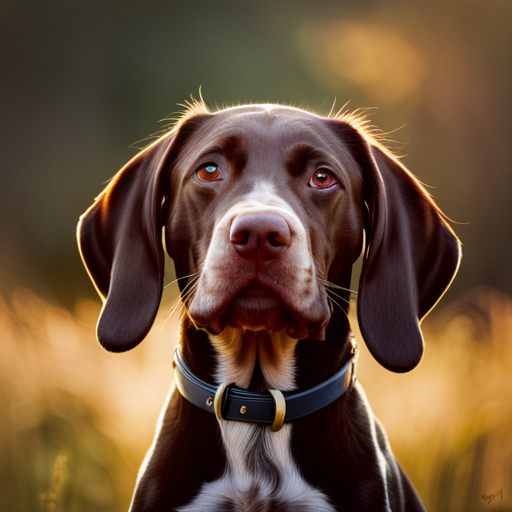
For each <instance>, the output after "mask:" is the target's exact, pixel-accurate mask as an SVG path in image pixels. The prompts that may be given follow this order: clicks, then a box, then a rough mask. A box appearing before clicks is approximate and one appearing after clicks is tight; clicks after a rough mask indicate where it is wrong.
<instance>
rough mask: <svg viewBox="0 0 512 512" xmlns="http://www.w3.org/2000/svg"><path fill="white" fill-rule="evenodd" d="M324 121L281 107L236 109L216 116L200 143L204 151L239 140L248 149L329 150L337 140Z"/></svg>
mask: <svg viewBox="0 0 512 512" xmlns="http://www.w3.org/2000/svg"><path fill="white" fill-rule="evenodd" d="M324 121H325V120H324V118H322V117H320V116H317V115H315V114H312V113H310V112H306V111H304V110H300V109H298V108H293V107H285V106H281V105H270V104H269V105H249V106H242V107H233V108H229V109H225V110H221V111H219V112H217V113H215V114H212V115H211V118H210V120H209V122H208V123H206V124H205V126H204V127H203V128H202V129H200V130H199V131H198V133H197V138H196V142H197V143H199V144H202V145H203V147H204V145H212V146H214V145H221V144H222V142H223V141H225V140H234V139H236V140H237V142H238V143H240V144H241V145H244V146H245V147H247V148H248V149H249V148H251V147H252V148H254V147H256V146H257V147H258V148H262V147H266V148H268V149H270V148H271V147H273V148H274V149H282V150H286V149H288V148H289V146H290V145H293V144H295V143H300V142H307V143H310V144H312V145H314V146H315V147H318V148H322V147H323V148H324V149H326V150H327V149H328V148H329V145H330V142H331V143H333V142H334V140H333V137H332V133H331V132H330V130H329V129H328V128H327V127H326V126H325V123H324ZM331 145H332V144H331Z"/></svg>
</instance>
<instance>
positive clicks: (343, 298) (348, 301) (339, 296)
mask: <svg viewBox="0 0 512 512" xmlns="http://www.w3.org/2000/svg"><path fill="white" fill-rule="evenodd" d="M325 291H326V292H327V293H328V294H329V293H332V294H333V295H334V296H335V297H338V298H339V299H341V300H343V301H345V302H346V303H347V304H350V300H349V299H346V298H345V297H342V296H341V295H338V294H337V293H335V292H333V291H332V290H329V288H326V289H325Z"/></svg>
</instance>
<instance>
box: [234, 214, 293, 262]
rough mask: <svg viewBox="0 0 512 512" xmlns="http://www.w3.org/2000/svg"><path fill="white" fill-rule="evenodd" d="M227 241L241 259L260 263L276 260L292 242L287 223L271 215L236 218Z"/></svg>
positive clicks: (279, 217) (277, 216) (281, 218)
mask: <svg viewBox="0 0 512 512" xmlns="http://www.w3.org/2000/svg"><path fill="white" fill-rule="evenodd" d="M229 239H230V240H231V243H232V244H233V245H234V247H235V249H236V251H237V252H238V254H240V256H242V258H245V259H249V260H251V259H254V260H256V259H258V260H262V261H272V260H274V259H276V258H277V257H278V256H279V255H280V254H281V253H282V252H283V251H284V250H286V248H287V247H288V246H289V245H290V244H291V242H292V236H291V233H290V228H289V226H288V223H287V222H286V221H285V220H284V219H283V217H281V216H279V215H274V214H272V213H256V214H251V215H242V216H239V217H236V218H235V219H234V220H233V223H232V224H231V231H230V233H229Z"/></svg>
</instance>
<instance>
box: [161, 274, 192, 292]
mask: <svg viewBox="0 0 512 512" xmlns="http://www.w3.org/2000/svg"><path fill="white" fill-rule="evenodd" d="M197 274H199V272H195V273H193V274H189V275H188V276H183V277H178V278H177V279H175V280H174V281H171V282H170V283H169V284H166V285H165V286H164V290H165V289H166V288H169V286H171V284H174V283H177V282H178V281H180V280H181V279H187V277H195V276H197Z"/></svg>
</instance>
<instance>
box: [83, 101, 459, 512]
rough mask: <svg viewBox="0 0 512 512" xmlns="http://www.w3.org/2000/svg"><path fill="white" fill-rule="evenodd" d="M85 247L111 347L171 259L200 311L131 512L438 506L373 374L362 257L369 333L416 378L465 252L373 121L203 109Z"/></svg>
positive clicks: (93, 220) (317, 511)
mask: <svg viewBox="0 0 512 512" xmlns="http://www.w3.org/2000/svg"><path fill="white" fill-rule="evenodd" d="M78 239H79V247H80V252H81V256H82V258H83V261H84V263H85V266H86V268H87V270H88V273H89V275H90V277H91V279H92V281H93V283H94V285H95V287H96V289H97V291H98V293H99V294H100V296H101V297H102V299H103V301H104V305H103V309H102V311H101V315H100V318H99V321H98V326H97V337H98V340H99V342H100V343H101V345H102V346H103V347H104V348H105V349H107V350H109V351H113V352H123V351H126V350H129V349H131V348H133V347H135V346H136V345H137V344H139V343H140V342H141V341H142V340H143V339H144V337H145V336H146V335H147V333H148V331H149V330H150V328H151V326H152V324H153V322H154V319H155V316H156V314H157V310H158V307H159V304H160V299H161V294H162V289H163V278H164V251H165V250H166V251H167V252H168V254H169V255H170V256H171V257H172V258H173V260H174V265H175V268H176V275H177V277H178V282H179V285H180V290H181V297H182V301H183V304H184V310H183V317H182V322H181V327H180V341H179V348H178V349H177V351H176V353H175V357H174V361H173V366H174V371H175V385H174V386H173V389H172V390H171V393H170V396H169V399H168V403H167V404H166V405H165V407H164V410H163V412H162V415H161V418H160V420H159V425H158V428H157V433H156V436H155V439H154V442H153V445H152V446H151V448H150V450H149V452H148V455H147V456H146V459H145V461H144V463H143V465H142V468H141V471H140V473H139V476H138V480H137V484H136V489H135V493H134V497H133V500H132V504H131V508H130V510H131V511H132V512H141V511H144V512H146V511H147V512H149V511H151V512H156V511H166V512H168V511H179V512H203V511H208V512H229V511H237V512H239V511H248V512H249V511H250V512H256V511H258V512H264V511H273V512H284V511H290V512H291V511H293V512H332V511H371V512H376V511H393V512H394V511H407V512H411V511H419V510H424V507H423V505H422V504H421V501H420V499H419V497H418V495H417V493H416V491H415V490H414V487H413V485H412V484H411V482H410V481H409V479H408V477H407V476H406V475H405V473H404V472H403V470H402V469H401V467H400V466H399V465H398V463H397V462H396V460H395V459H394V457H393V455H392V452H391V449H390V446H389V443H388V441H387V438H386V434H385V432H384V429H383V428H382V426H381V425H380V423H379V422H378V420H377V419H376V418H375V416H374V415H373V413H372V411H371V409H370V406H369V404H368V402H367V400H366V398H365V394H364V391H363V389H362V387H361V386H360V384H359V383H358V381H357V379H356V377H355V360H356V357H357V348H356V343H355V341H354V336H353V334H352V332H351V328H350V325H349V322H348V319H347V312H348V303H349V298H350V293H351V292H350V289H349V288H350V279H351V272H352V266H353V264H354V262H355V261H356V260H357V259H358V257H359V256H360V255H361V253H362V254H363V266H362V272H361V277H360V282H359V288H358V300H357V315H358V322H359V325H360V330H361V333H362V337H363V339H364V342H365V343H366V345H367V346H368V348H369V350H370V352H371V354H372V355H373V357H374V358H375V359H376V360H377V361H378V362H379V363H380V364H381V365H382V366H384V367H385V368H386V369H388V370H390V371H393V372H407V371H410V370H412V369H413V368H414V367H415V366H416V365H417V364H418V363H419V361H420V359H421V358H422V353H423V338H422V333H421V330H420V326H419V321H420V320H421V319H422V318H423V317H424V316H425V315H426V314H427V313H428V312H429V311H430V310H431V309H432V308H433V307H434V306H435V304H436V303H437V302H438V300H439V299H440V297H441V296H442V295H443V293H444V292H445V291H446V289H447V288H448V287H449V285H450V283H451V281H452V279H453V278H454V276H455V274H456V272H457V269H458V266H459V262H460V257H461V250H460V243H459V241H458V239H457V237H456V235H455V234H454V232H453V231H452V229H451V227H450V226H449V224H448V222H447V219H446V217H445V216H444V215H443V214H442V213H441V211H440V210H439V208H438V207H437V206H436V205H435V203H434V201H433V200H432V199H431V197H430V196H429V195H428V193H427V192H426V191H425V190H424V189H423V187H422V186H421V185H420V184H419V182H418V181H417V180H416V179H415V178H414V177H413V176H412V175H411V174H410V173H409V171H408V170H407V169H406V168H405V167H404V166H402V165H401V164H400V163H399V161H398V160H397V159H396V158H395V157H394V156H393V155H392V154H391V153H390V152H389V151H387V150H386V149H385V148H384V147H383V146H382V145H381V144H379V142H378V141H377V140H375V138H374V137H373V136H372V135H371V132H370V131H369V130H368V129H366V128H365V125H364V122H362V121H361V120H360V119H358V118H357V117H356V116H350V115H338V116H334V117H332V118H330V117H321V116H318V115H315V114H312V113H310V112H306V111H304V110H300V109H296V108H292V107H285V106H279V105H247V106H239V107H234V108H227V109H224V110H220V111H217V112H210V111H209V110H208V109H207V108H206V106H205V105H204V104H203V103H200V102H196V103H194V104H193V105H191V106H190V108H189V109H188V110H187V112H186V113H185V114H184V115H183V116H182V117H181V119H180V120H179V121H178V122H177V124H176V125H175V126H174V128H173V129H171V130H170V131H169V132H168V133H166V134H165V135H163V136H162V137H161V138H159V139H158V140H157V141H156V142H154V143H153V144H151V145H150V146H149V147H147V148H146V149H144V150H143V151H142V152H141V153H139V154H138V155H137V156H136V157H135V158H133V159H132V160H131V161H130V162H129V163H128V164H127V165H126V166H125V167H124V168H123V169H122V170H121V171H120V172H119V173H118V174H117V175H116V176H115V177H114V178H113V180H112V181H111V182H110V183H109V185H108V186H107V187H106V189H105V190H104V191H103V192H102V193H101V195H100V196H99V197H98V198H97V199H96V201H95V203H94V204H93V205H92V206H91V207H90V208H89V209H88V210H87V211H86V213H85V214H84V215H82V217H81V219H80V223H79V227H78Z"/></svg>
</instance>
